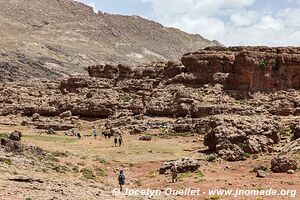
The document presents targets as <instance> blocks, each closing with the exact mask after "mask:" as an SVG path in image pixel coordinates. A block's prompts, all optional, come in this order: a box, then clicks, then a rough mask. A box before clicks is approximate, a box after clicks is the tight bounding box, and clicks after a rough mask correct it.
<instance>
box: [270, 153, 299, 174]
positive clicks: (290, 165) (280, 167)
mask: <svg viewBox="0 0 300 200" xmlns="http://www.w3.org/2000/svg"><path fill="white" fill-rule="evenodd" d="M271 165H272V166H271V170H272V171H273V172H275V173H287V172H288V171H289V170H294V171H295V170H297V169H298V163H297V161H295V160H292V159H289V158H286V157H278V158H274V159H273V160H272V161H271Z"/></svg>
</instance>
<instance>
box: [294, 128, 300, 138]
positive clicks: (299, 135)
mask: <svg viewBox="0 0 300 200" xmlns="http://www.w3.org/2000/svg"><path fill="white" fill-rule="evenodd" d="M292 131H293V139H294V140H297V139H299V138H300V125H296V126H295V127H294V128H293V130H292Z"/></svg>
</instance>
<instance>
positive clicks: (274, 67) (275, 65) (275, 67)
mask: <svg viewBox="0 0 300 200" xmlns="http://www.w3.org/2000/svg"><path fill="white" fill-rule="evenodd" d="M279 68H280V62H279V60H278V59H274V60H273V61H272V70H273V71H278V70H279Z"/></svg>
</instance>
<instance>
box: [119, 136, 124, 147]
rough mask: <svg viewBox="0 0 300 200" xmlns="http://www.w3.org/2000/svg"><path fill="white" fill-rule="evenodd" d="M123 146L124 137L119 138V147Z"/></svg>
mask: <svg viewBox="0 0 300 200" xmlns="http://www.w3.org/2000/svg"><path fill="white" fill-rule="evenodd" d="M122 144H123V138H122V136H120V137H119V147H120V146H122Z"/></svg>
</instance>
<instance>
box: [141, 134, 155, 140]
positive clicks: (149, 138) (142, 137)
mask: <svg viewBox="0 0 300 200" xmlns="http://www.w3.org/2000/svg"><path fill="white" fill-rule="evenodd" d="M139 140H141V141H151V140H152V137H151V135H143V136H141V137H140V138H139Z"/></svg>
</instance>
